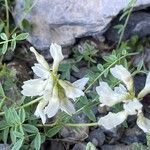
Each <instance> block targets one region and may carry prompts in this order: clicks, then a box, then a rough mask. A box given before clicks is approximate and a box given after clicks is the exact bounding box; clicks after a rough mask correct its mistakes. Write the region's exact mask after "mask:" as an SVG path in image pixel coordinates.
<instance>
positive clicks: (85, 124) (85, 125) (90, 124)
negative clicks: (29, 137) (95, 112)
mask: <svg viewBox="0 0 150 150" xmlns="http://www.w3.org/2000/svg"><path fill="white" fill-rule="evenodd" d="M54 125H56V123H52V124H44V125H43V124H37V125H36V126H37V127H42V128H43V127H53V126H54ZM64 126H68V127H90V126H98V123H97V122H93V123H66V124H64Z"/></svg>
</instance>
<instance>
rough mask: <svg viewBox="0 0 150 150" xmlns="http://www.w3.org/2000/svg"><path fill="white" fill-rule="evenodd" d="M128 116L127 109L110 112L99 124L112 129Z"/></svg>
mask: <svg viewBox="0 0 150 150" xmlns="http://www.w3.org/2000/svg"><path fill="white" fill-rule="evenodd" d="M127 116H128V114H127V113H126V112H125V111H121V112H118V113H112V112H109V113H108V114H107V115H106V116H104V117H101V118H100V119H99V121H98V124H99V125H102V126H103V127H105V128H106V129H107V130H111V129H113V128H115V127H116V126H118V125H120V124H121V123H123V122H124V121H125V120H126V118H127Z"/></svg>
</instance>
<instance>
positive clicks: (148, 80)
mask: <svg viewBox="0 0 150 150" xmlns="http://www.w3.org/2000/svg"><path fill="white" fill-rule="evenodd" d="M148 93H150V73H149V74H148V75H147V78H146V83H145V87H144V88H143V90H142V91H141V92H140V93H139V95H138V98H142V97H144V96H145V95H147V94H148Z"/></svg>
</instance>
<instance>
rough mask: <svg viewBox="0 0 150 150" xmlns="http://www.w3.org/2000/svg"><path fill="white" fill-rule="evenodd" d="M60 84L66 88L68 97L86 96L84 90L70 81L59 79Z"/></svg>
mask: <svg viewBox="0 0 150 150" xmlns="http://www.w3.org/2000/svg"><path fill="white" fill-rule="evenodd" d="M59 84H60V85H61V87H63V89H64V90H65V94H66V96H67V97H68V98H72V99H73V100H75V99H76V98H78V97H80V96H84V92H83V91H82V90H80V89H78V88H76V87H75V86H73V84H71V83H70V82H68V81H63V80H59Z"/></svg>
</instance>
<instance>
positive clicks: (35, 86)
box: [21, 79, 46, 96]
mask: <svg viewBox="0 0 150 150" xmlns="http://www.w3.org/2000/svg"><path fill="white" fill-rule="evenodd" d="M45 86H46V81H43V80H41V79H33V80H28V81H25V82H24V85H23V86H22V89H23V90H22V91H21V93H22V94H23V95H25V96H38V95H39V96H41V95H42V94H43V92H44V88H45Z"/></svg>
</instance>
